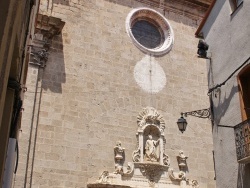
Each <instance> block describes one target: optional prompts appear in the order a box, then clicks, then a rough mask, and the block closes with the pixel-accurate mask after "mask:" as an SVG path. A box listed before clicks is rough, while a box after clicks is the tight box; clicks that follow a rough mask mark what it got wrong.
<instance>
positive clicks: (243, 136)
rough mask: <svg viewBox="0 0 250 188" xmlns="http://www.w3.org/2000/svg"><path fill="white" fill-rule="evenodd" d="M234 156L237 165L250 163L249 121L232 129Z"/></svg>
mask: <svg viewBox="0 0 250 188" xmlns="http://www.w3.org/2000/svg"><path fill="white" fill-rule="evenodd" d="M234 134H235V144H236V154H237V160H238V162H239V163H250V119H248V120H246V121H243V122H241V123H240V124H238V125H236V126H235V127H234Z"/></svg>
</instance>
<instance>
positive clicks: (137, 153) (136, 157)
mask: <svg viewBox="0 0 250 188" xmlns="http://www.w3.org/2000/svg"><path fill="white" fill-rule="evenodd" d="M140 152H141V151H140V148H138V149H137V150H135V151H134V152H133V154H132V160H133V162H140V158H141V155H140Z"/></svg>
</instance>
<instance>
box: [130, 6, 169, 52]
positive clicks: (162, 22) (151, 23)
mask: <svg viewBox="0 0 250 188" xmlns="http://www.w3.org/2000/svg"><path fill="white" fill-rule="evenodd" d="M126 29H127V32H128V34H129V36H130V37H131V38H132V41H133V42H134V44H135V45H136V46H137V47H138V48H139V49H140V50H142V51H144V52H146V53H147V54H151V55H163V54H165V53H167V52H169V51H170V50H171V48H172V45H173V42H174V34H173V30H172V28H171V26H170V24H169V23H168V21H167V19H166V18H165V17H164V16H162V15H161V14H160V13H158V12H157V11H155V10H153V9H150V8H138V9H134V10H132V11H131V12H130V13H129V15H128V17H127V20H126Z"/></svg>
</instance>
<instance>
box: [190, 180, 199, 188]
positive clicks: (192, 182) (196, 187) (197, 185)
mask: <svg viewBox="0 0 250 188" xmlns="http://www.w3.org/2000/svg"><path fill="white" fill-rule="evenodd" d="M191 185H192V187H193V188H198V187H199V183H198V181H197V180H192V181H191Z"/></svg>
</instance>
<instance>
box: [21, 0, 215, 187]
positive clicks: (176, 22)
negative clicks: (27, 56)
mask: <svg viewBox="0 0 250 188" xmlns="http://www.w3.org/2000/svg"><path fill="white" fill-rule="evenodd" d="M141 6H144V5H143V4H142V3H138V2H135V1H116V2H113V1H112V2H111V1H106V0H98V1H97V0H96V1H88V0H85V1H70V2H69V1H59V0H58V1H47V0H44V1H41V4H40V13H42V14H48V15H52V16H54V17H58V18H61V19H62V20H63V21H64V22H66V24H65V26H64V28H63V31H62V34H61V35H60V36H57V37H56V38H55V39H54V40H53V44H52V46H51V49H50V55H49V60H48V62H47V66H46V68H45V69H44V75H43V79H42V80H43V81H42V85H41V87H42V96H41V105H40V110H39V118H38V119H39V121H38V125H37V127H38V129H37V130H38V132H37V139H36V147H35V155H34V157H35V158H34V165H33V172H32V175H31V176H32V187H34V188H36V187H39V188H42V187H43V188H45V187H68V188H70V187H86V183H87V181H95V180H96V179H97V178H98V177H99V175H100V174H101V172H102V171H104V170H108V171H110V172H112V171H114V151H113V147H114V146H115V144H116V142H117V141H121V142H122V146H123V147H125V148H126V151H125V153H126V162H129V161H132V159H131V155H132V152H133V151H134V150H135V149H136V144H137V143H136V135H135V133H136V131H137V124H136V120H137V115H138V114H139V112H141V111H142V109H143V108H145V107H146V106H152V107H154V108H156V109H157V110H158V111H159V112H160V113H161V114H162V116H163V117H164V119H165V121H166V129H165V137H166V148H165V149H166V154H168V155H169V156H170V159H171V166H172V167H173V168H174V169H175V170H179V169H178V165H177V161H176V156H177V155H178V153H179V150H180V149H182V150H184V152H185V154H186V155H187V156H188V157H189V158H188V161H187V162H188V169H189V173H188V175H187V176H188V178H190V179H197V180H198V182H199V183H200V187H202V188H206V187H209V188H210V187H214V184H215V182H214V180H213V179H214V171H213V157H212V138H211V124H210V121H209V120H204V119H198V118H193V117H188V118H187V121H188V123H189V124H188V128H187V130H186V132H185V133H184V134H181V133H180V132H179V130H178V128H177V125H176V121H177V119H178V118H179V117H180V112H182V111H184V112H185V111H191V110H197V109H203V108H207V107H209V103H208V97H207V95H206V92H207V78H206V65H205V62H204V61H203V60H201V59H198V58H197V57H196V51H197V44H198V40H197V39H195V38H194V32H195V29H196V27H197V25H196V24H197V22H196V20H191V19H188V18H185V17H183V15H179V14H174V13H172V12H168V11H166V12H165V16H166V18H167V19H168V20H169V22H170V24H171V26H172V28H173V30H174V34H175V44H174V46H173V49H172V51H170V53H168V54H167V55H164V56H162V57H151V58H150V57H148V56H147V55H146V54H144V53H143V52H141V51H140V50H139V49H138V48H137V47H135V45H134V44H133V42H132V40H131V39H130V38H129V36H128V34H127V33H126V29H125V20H126V17H127V14H128V13H129V12H130V11H131V10H132V8H135V7H141ZM159 11H161V10H159ZM161 12H162V13H163V11H161ZM142 60H144V61H145V62H150V61H151V62H153V63H154V64H155V65H156V64H157V67H160V69H161V70H163V71H158V72H157V74H156V77H157V76H158V75H160V77H161V78H165V79H166V83H165V85H163V86H162V85H161V86H162V88H163V89H162V90H159V91H157V92H155V93H153V94H152V93H150V92H149V91H148V90H147V87H146V86H147V85H148V83H147V81H143V82H142V84H141V86H139V85H138V84H137V82H136V76H135V75H140V74H141V75H142V78H143V70H144V67H143V66H142V67H141V72H140V69H138V70H137V72H136V73H135V67H136V66H137V65H140V62H142ZM29 78H30V80H29ZM29 78H28V81H27V82H28V83H27V85H28V87H29V84H31V85H32V84H33V85H34V84H35V81H36V80H34V79H32V78H31V77H29ZM156 86H157V83H156ZM28 91H30V92H34V91H31V90H28ZM29 100H32V96H31V97H30V98H29V97H27V99H26V101H29ZM27 103H28V102H26V104H27ZM26 115H27V118H29V117H31V116H30V115H28V113H27V114H26ZM24 116H25V114H24ZM34 126H36V124H34ZM24 131H28V129H27V130H24V128H23V132H24ZM25 140H26V141H25ZM20 142H22V141H20ZM22 144H23V147H24V146H25V145H26V144H28V139H23V142H22ZM20 145H21V143H20ZM24 155H26V154H25V153H24ZM24 158H25V156H24ZM22 162H23V161H20V163H22ZM22 170H23V169H21V170H19V174H23V172H22ZM29 171H31V170H30V169H29ZM30 174H31V172H29V173H28V177H30ZM18 177H20V179H19V180H18V181H19V182H22V181H24V180H23V178H22V177H21V176H17V179H18ZM27 182H30V181H27ZM17 184H18V182H17ZM17 187H22V183H20V184H19V186H17Z"/></svg>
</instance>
